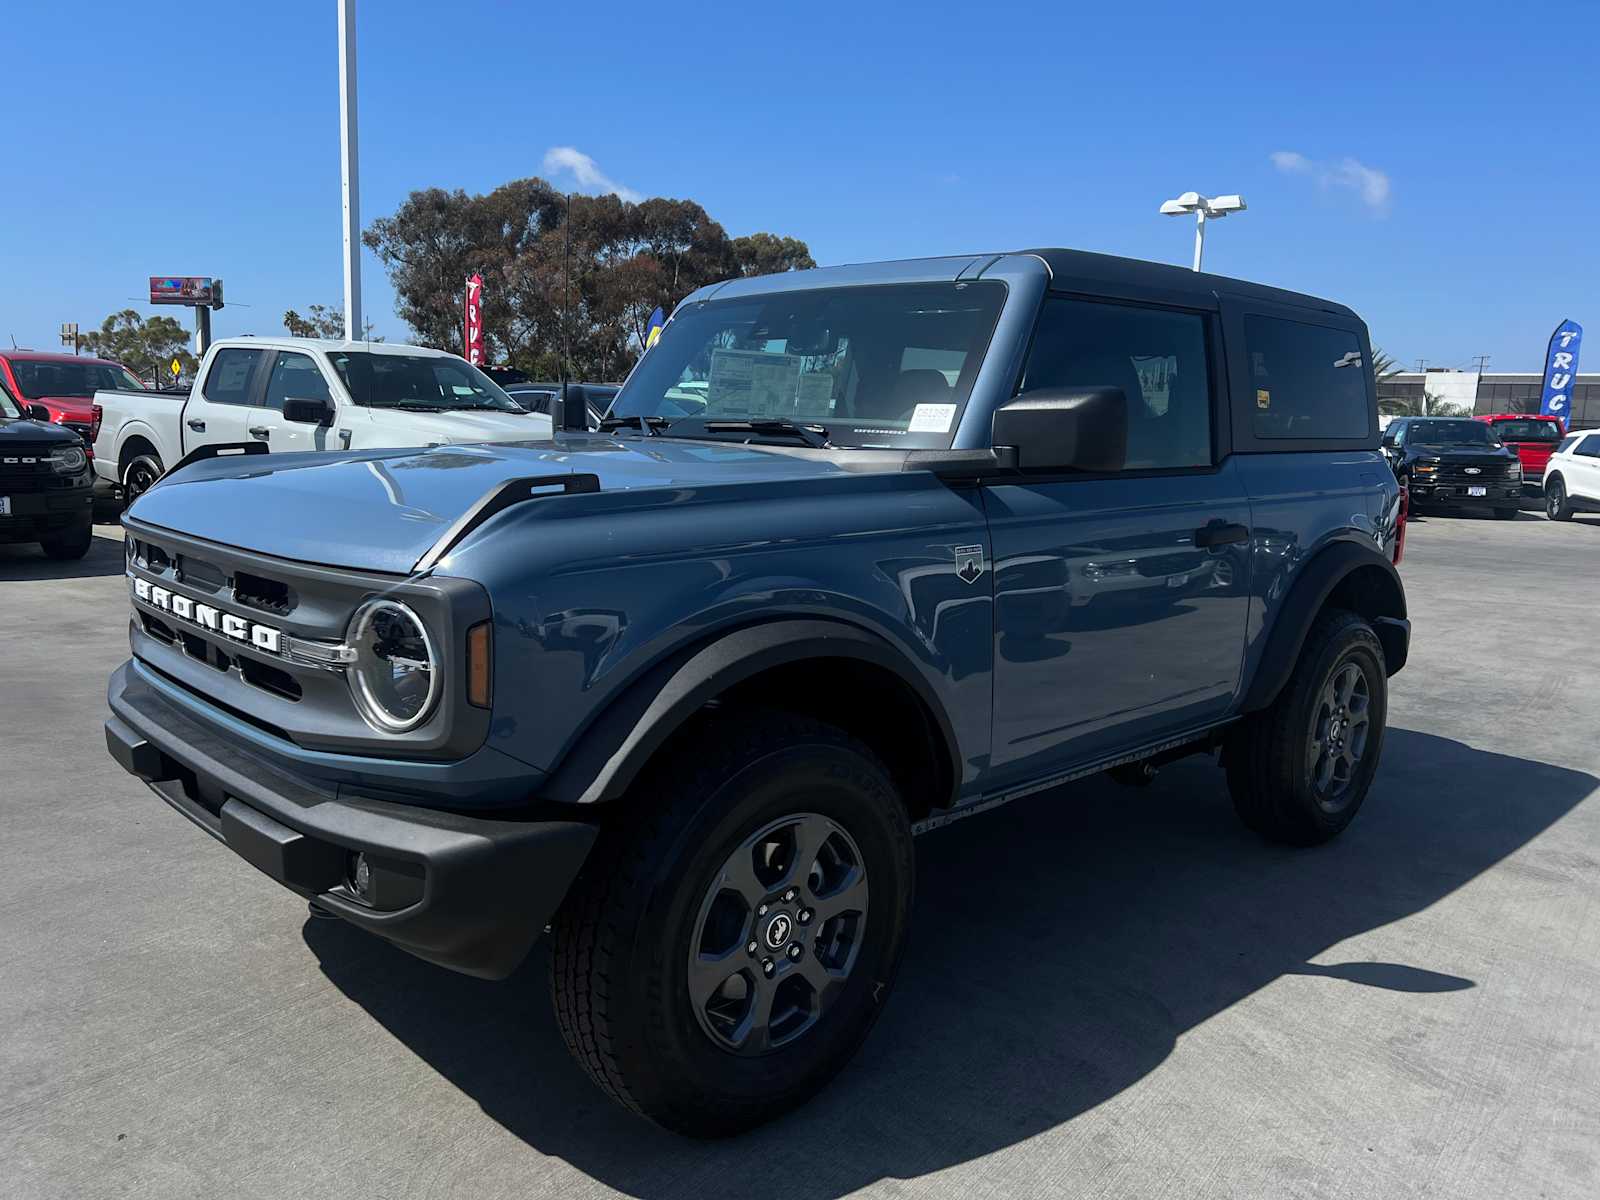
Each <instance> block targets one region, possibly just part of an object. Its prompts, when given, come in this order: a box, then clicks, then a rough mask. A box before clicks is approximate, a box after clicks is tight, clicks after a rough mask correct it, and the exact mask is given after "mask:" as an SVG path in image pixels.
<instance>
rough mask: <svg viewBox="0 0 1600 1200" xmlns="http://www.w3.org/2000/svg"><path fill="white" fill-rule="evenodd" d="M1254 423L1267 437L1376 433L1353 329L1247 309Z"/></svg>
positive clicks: (1255, 431) (1344, 436)
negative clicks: (1260, 313)
mask: <svg viewBox="0 0 1600 1200" xmlns="http://www.w3.org/2000/svg"><path fill="white" fill-rule="evenodd" d="M1244 335H1245V349H1246V352H1247V353H1248V355H1249V364H1248V365H1249V373H1250V385H1251V394H1250V395H1248V396H1246V397H1245V398H1244V399H1245V404H1246V407H1247V409H1248V411H1249V413H1250V430H1251V433H1253V434H1254V435H1255V436H1256V437H1258V438H1261V439H1263V440H1267V441H1282V440H1315V439H1357V438H1364V437H1367V436H1369V435H1370V434H1371V432H1372V415H1371V414H1372V405H1371V401H1370V399H1369V397H1368V391H1367V375H1368V368H1367V365H1366V363H1365V361H1364V360H1363V358H1362V354H1361V343H1360V341H1359V340H1358V339H1357V337H1356V335H1355V334H1354V333H1351V332H1349V331H1348V330H1344V329H1333V328H1329V327H1327V326H1323V325H1311V324H1307V323H1306V322H1303V321H1290V320H1285V319H1282V318H1279V317H1265V316H1259V315H1247V316H1246V317H1245V319H1244Z"/></svg>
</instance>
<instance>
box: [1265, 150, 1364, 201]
mask: <svg viewBox="0 0 1600 1200" xmlns="http://www.w3.org/2000/svg"><path fill="white" fill-rule="evenodd" d="M1270 157H1271V159H1272V165H1273V166H1274V167H1276V168H1277V169H1278V170H1279V171H1282V172H1283V173H1284V174H1285V175H1309V176H1311V177H1312V178H1313V179H1315V180H1316V181H1317V186H1318V187H1322V188H1341V189H1343V190H1345V191H1349V192H1354V193H1355V194H1356V195H1357V196H1359V197H1360V198H1361V203H1362V204H1364V205H1366V206H1367V211H1369V212H1371V213H1372V214H1373V215H1375V216H1386V215H1387V214H1388V212H1389V194H1390V186H1389V176H1388V175H1386V174H1385V173H1384V172H1382V171H1380V170H1378V168H1377V167H1369V166H1367V164H1366V163H1364V162H1361V161H1360V160H1358V159H1354V158H1349V157H1346V158H1341V159H1340V160H1339V161H1338V162H1317V161H1316V160H1314V159H1310V158H1307V157H1306V156H1305V155H1304V154H1301V153H1299V152H1298V151H1296V150H1274V151H1273V152H1272V154H1271V155H1270Z"/></svg>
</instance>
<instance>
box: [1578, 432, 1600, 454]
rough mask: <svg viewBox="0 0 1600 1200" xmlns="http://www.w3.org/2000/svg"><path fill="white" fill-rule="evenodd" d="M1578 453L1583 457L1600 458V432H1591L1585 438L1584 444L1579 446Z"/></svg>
mask: <svg viewBox="0 0 1600 1200" xmlns="http://www.w3.org/2000/svg"><path fill="white" fill-rule="evenodd" d="M1578 454H1579V455H1580V456H1581V457H1583V458H1600V433H1591V434H1590V435H1589V436H1588V437H1586V438H1584V439H1583V444H1582V445H1580V446H1579V447H1578Z"/></svg>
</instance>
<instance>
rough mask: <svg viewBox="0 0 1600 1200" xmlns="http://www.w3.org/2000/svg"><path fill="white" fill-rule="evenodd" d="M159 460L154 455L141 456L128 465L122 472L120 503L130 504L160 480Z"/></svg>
mask: <svg viewBox="0 0 1600 1200" xmlns="http://www.w3.org/2000/svg"><path fill="white" fill-rule="evenodd" d="M162 469H163V468H162V466H161V460H160V459H159V458H157V457H156V456H155V455H154V454H141V455H139V456H138V457H137V458H135V459H133V460H132V461H131V462H129V463H128V465H127V467H125V468H124V469H123V472H122V501H123V503H124V504H125V505H127V504H132V503H133V502H134V501H135V500H137V499H138V498H139V497H140V496H142V495H144V493H146V492H148V491H149V490H150V489H151V487H153V486H154V485H155V482H156V480H158V479H160V478H161V472H162Z"/></svg>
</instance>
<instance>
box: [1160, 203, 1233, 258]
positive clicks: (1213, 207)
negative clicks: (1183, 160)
mask: <svg viewBox="0 0 1600 1200" xmlns="http://www.w3.org/2000/svg"><path fill="white" fill-rule="evenodd" d="M1244 208H1245V203H1244V197H1243V196H1217V197H1215V198H1213V197H1210V196H1202V195H1201V194H1200V193H1199V192H1185V193H1184V194H1183V195H1181V196H1179V197H1178V198H1177V199H1176V200H1168V201H1167V202H1166V203H1165V204H1163V205H1162V206H1161V211H1162V213H1163V214H1165V215H1166V216H1169V217H1181V216H1183V215H1184V214H1185V213H1193V214H1194V269H1195V270H1196V271H1198V270H1199V269H1200V259H1201V256H1202V255H1204V254H1205V249H1206V220H1207V218H1210V219H1212V220H1220V219H1221V218H1223V217H1225V216H1227V215H1228V214H1229V213H1233V212H1243V211H1244Z"/></svg>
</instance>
